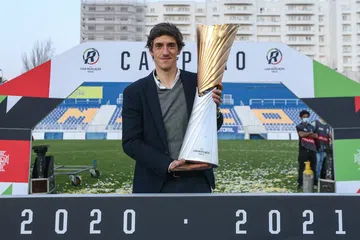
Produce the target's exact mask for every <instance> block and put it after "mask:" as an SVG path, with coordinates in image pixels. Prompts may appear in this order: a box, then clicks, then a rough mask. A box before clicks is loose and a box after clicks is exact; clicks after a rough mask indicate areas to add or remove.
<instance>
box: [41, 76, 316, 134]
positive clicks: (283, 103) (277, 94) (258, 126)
mask: <svg viewBox="0 0 360 240" xmlns="http://www.w3.org/2000/svg"><path fill="white" fill-rule="evenodd" d="M88 84H89V85H91V86H102V89H103V97H102V98H101V99H95V98H93V99H66V100H65V101H64V102H63V103H62V104H60V105H59V106H58V107H57V108H56V109H54V110H53V111H52V112H51V113H50V114H49V115H48V116H47V117H46V118H44V119H43V120H42V121H41V122H40V123H39V124H38V125H37V126H36V127H35V129H34V130H35V131H37V132H38V133H39V132H41V134H43V133H44V135H46V132H66V133H67V136H69V134H70V133H71V132H78V133H80V132H82V133H96V132H101V133H102V134H108V135H109V134H110V135H111V136H113V137H114V139H118V137H119V136H121V131H122V116H121V114H122V92H123V89H124V88H125V87H126V86H127V85H128V84H129V83H88ZM223 85H224V95H223V105H222V106H221V108H220V110H221V112H222V113H223V115H224V124H223V127H222V133H223V135H224V136H225V135H226V136H225V137H226V138H229V139H231V136H230V135H229V133H233V134H234V135H235V134H244V133H245V134H246V133H247V134H255V132H257V134H265V135H266V134H267V133H276V132H280V133H292V134H293V133H294V132H295V131H296V128H295V126H296V125H297V124H299V123H300V119H299V112H300V111H301V110H303V109H307V110H308V111H309V112H310V113H311V117H310V120H315V119H317V115H316V114H315V113H313V112H312V111H311V110H310V109H309V108H307V106H306V105H305V104H304V103H302V102H301V101H300V100H299V99H297V98H296V96H294V94H292V93H291V92H290V91H289V90H288V89H287V88H285V87H284V86H283V85H282V84H248V83H223ZM104 105H108V106H109V108H107V109H108V111H103V112H102V111H101V109H105V108H104ZM110 106H112V107H110ZM239 107H241V108H247V109H248V110H246V111H238V110H239ZM236 109H237V110H236ZM105 112H106V114H105ZM104 114H105V115H106V116H105V115H104ZM242 114H246V116H240V115H242ZM250 115H251V116H250ZM110 116H111V117H110ZM101 119H103V121H100V120H101ZM108 119H109V120H108ZM100 122H101V126H100V125H99V124H100ZM244 122H246V124H247V126H244V124H243V123H244ZM252 124H253V125H252ZM255 130H256V131H255ZM41 134H40V135H41Z"/></svg>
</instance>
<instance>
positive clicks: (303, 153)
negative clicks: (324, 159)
mask: <svg viewBox="0 0 360 240" xmlns="http://www.w3.org/2000/svg"><path fill="white" fill-rule="evenodd" d="M307 161H309V162H310V167H311V170H312V171H313V172H314V184H315V185H316V184H317V179H316V152H314V151H310V150H307V149H304V148H300V149H299V156H298V163H299V167H298V170H299V172H298V186H302V185H303V172H304V170H305V162H307Z"/></svg>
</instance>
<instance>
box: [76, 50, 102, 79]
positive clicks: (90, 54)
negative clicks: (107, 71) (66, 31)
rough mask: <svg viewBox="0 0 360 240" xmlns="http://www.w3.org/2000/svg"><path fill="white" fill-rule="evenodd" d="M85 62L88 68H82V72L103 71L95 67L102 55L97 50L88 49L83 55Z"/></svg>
mask: <svg viewBox="0 0 360 240" xmlns="http://www.w3.org/2000/svg"><path fill="white" fill-rule="evenodd" d="M82 58H83V61H84V64H85V65H88V66H87V67H81V68H80V70H81V71H87V72H88V73H94V72H97V71H101V67H95V65H96V64H97V63H98V62H99V60H100V53H99V51H98V50H97V49H95V48H88V49H86V50H85V51H84V53H83V56H82Z"/></svg>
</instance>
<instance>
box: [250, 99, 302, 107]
mask: <svg viewBox="0 0 360 240" xmlns="http://www.w3.org/2000/svg"><path fill="white" fill-rule="evenodd" d="M255 104H256V105H277V104H283V105H296V106H298V105H301V104H303V102H302V101H301V100H300V99H250V100H249V105H250V106H251V105H255Z"/></svg>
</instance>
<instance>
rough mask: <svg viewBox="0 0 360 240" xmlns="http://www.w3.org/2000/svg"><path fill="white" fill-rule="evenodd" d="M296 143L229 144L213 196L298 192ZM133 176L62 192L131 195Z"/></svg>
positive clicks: (109, 178)
mask: <svg viewBox="0 0 360 240" xmlns="http://www.w3.org/2000/svg"><path fill="white" fill-rule="evenodd" d="M264 143H265V145H264ZM224 144H225V143H224ZM250 144H251V145H250ZM296 144H297V142H286V141H284V142H269V141H266V142H263V141H255V142H251V143H250V142H248V143H247V142H239V141H237V142H235V141H234V142H231V141H227V142H226V148H225V147H221V148H220V149H219V156H220V159H219V161H220V167H219V168H218V169H215V170H214V171H215V179H216V189H215V190H214V193H291V192H296V185H297V181H296V180H297V166H296V165H297V152H296V151H297V145H296ZM132 167H133V166H132ZM132 177H133V176H132V174H129V173H128V172H126V173H124V172H116V173H113V172H111V173H108V174H106V173H104V174H103V175H102V176H100V179H95V180H94V179H91V178H90V177H85V178H84V179H83V182H82V184H81V186H78V187H74V186H72V185H71V184H70V183H68V184H66V186H61V191H62V192H63V193H76V194H99V193H101V194H104V193H117V194H130V193H131V192H132Z"/></svg>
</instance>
